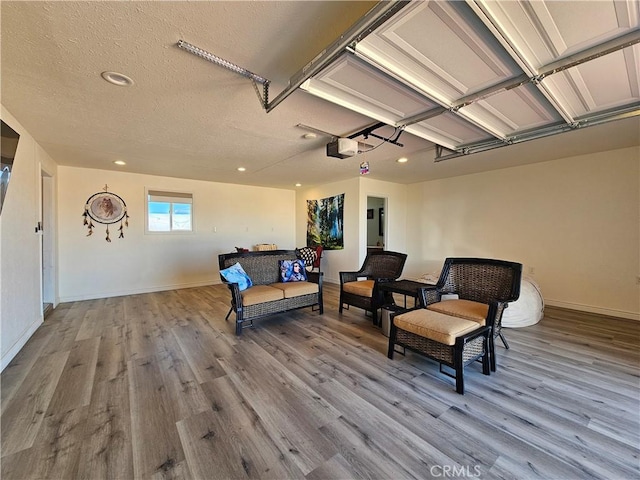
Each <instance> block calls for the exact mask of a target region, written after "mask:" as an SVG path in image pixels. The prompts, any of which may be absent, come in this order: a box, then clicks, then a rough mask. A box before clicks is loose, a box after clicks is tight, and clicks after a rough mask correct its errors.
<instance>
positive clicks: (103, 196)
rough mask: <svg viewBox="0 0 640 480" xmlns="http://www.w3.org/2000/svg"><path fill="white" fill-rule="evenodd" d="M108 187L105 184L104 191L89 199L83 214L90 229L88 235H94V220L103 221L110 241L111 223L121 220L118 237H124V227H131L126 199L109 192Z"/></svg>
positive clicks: (107, 239) (85, 223)
mask: <svg viewBox="0 0 640 480" xmlns="http://www.w3.org/2000/svg"><path fill="white" fill-rule="evenodd" d="M107 188H108V187H107V185H105V186H104V188H103V190H104V191H103V192H98V193H94V194H93V195H91V196H90V197H89V198H88V199H87V203H86V205H85V206H84V213H83V214H82V216H83V217H84V225H86V226H87V229H88V230H89V233H87V237H89V236H91V235H93V229H94V227H95V225H94V224H93V222H96V223H102V224H104V225H106V226H107V237H106V238H105V240H106V241H107V242H110V241H111V237H110V232H109V225H113V224H114V223H118V222H120V227H118V232H119V234H118V238H124V227H129V214H128V213H127V204H126V203H124V200H123V199H122V198H121V197H120V196H119V195H116V194H115V193H111V192H108V191H107Z"/></svg>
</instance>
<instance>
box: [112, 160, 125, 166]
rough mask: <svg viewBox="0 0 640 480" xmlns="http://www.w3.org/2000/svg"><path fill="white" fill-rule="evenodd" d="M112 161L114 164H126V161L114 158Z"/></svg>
mask: <svg viewBox="0 0 640 480" xmlns="http://www.w3.org/2000/svg"><path fill="white" fill-rule="evenodd" d="M113 163H115V164H116V165H126V164H127V162H125V161H124V160H115V161H114V162H113Z"/></svg>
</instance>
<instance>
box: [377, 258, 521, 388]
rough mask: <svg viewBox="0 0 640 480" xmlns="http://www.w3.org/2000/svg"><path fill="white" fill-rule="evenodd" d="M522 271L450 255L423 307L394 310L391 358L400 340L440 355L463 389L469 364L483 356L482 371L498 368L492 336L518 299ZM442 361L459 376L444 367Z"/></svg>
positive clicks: (424, 352) (404, 344)
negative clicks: (451, 296)
mask: <svg viewBox="0 0 640 480" xmlns="http://www.w3.org/2000/svg"><path fill="white" fill-rule="evenodd" d="M521 275H522V265H521V264H519V263H513V262H505V261H502V260H492V259H479V258H447V259H446V261H445V264H444V268H443V270H442V273H441V274H440V279H439V280H438V283H437V284H436V285H435V286H429V287H425V288H422V289H420V297H419V300H420V304H421V306H420V307H419V308H415V309H411V310H406V311H402V312H398V313H396V314H394V315H392V317H391V331H390V333H389V350H388V354H387V356H388V357H389V358H390V359H393V354H394V353H395V352H396V350H395V347H396V345H397V346H400V347H403V348H408V349H410V350H413V351H416V352H418V353H420V354H422V355H425V356H427V357H429V358H431V359H433V360H436V361H437V362H438V363H440V372H441V373H443V374H446V375H449V376H451V377H453V378H455V380H456V391H457V392H458V393H460V394H463V393H464V367H465V366H466V365H468V364H470V363H471V362H474V361H475V360H481V361H482V373H483V374H485V375H489V374H490V370H493V371H495V368H496V366H495V342H494V339H495V336H497V335H499V327H500V322H501V320H502V312H503V311H504V309H505V308H506V306H507V304H508V302H511V301H515V300H517V299H518V296H519V293H520V278H521ZM444 295H453V296H454V297H455V296H457V298H454V299H449V298H447V297H444ZM496 325H497V326H498V328H496ZM496 332H498V333H496ZM443 365H446V366H448V367H450V368H453V370H454V371H455V375H450V374H449V373H447V372H446V371H443V370H442V366H443Z"/></svg>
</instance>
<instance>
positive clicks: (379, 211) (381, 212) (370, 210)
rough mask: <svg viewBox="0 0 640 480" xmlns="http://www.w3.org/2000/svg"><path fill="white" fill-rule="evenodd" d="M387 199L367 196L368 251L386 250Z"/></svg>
mask: <svg viewBox="0 0 640 480" xmlns="http://www.w3.org/2000/svg"><path fill="white" fill-rule="evenodd" d="M386 211H387V199H386V198H382V197H367V252H370V251H372V250H384V249H385V246H386V243H387V242H386V235H387V221H386V219H387V217H386V215H385V213H386Z"/></svg>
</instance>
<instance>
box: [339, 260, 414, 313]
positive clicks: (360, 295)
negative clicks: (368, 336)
mask: <svg viewBox="0 0 640 480" xmlns="http://www.w3.org/2000/svg"><path fill="white" fill-rule="evenodd" d="M406 260H407V255H406V254H404V253H398V252H387V251H384V250H380V251H372V252H369V253H368V254H367V257H366V258H365V259H364V263H363V264H362V267H361V268H360V270H358V271H357V272H340V307H339V312H340V313H342V309H343V306H344V305H346V306H347V309H348V308H349V305H353V306H354V307H358V308H362V309H364V310H365V311H369V312H371V315H372V317H373V324H374V325H378V309H379V308H380V307H382V305H384V304H385V303H392V302H393V300H392V299H391V298H385V297H384V296H383V294H382V292H380V291H379V289H378V285H379V283H381V282H392V281H394V280H397V279H398V278H399V277H400V275H401V274H402V269H403V268H404V263H405V262H406ZM359 278H366V279H365V280H358V279H359ZM386 295H387V296H390V295H391V294H390V293H387V294H386Z"/></svg>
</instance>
